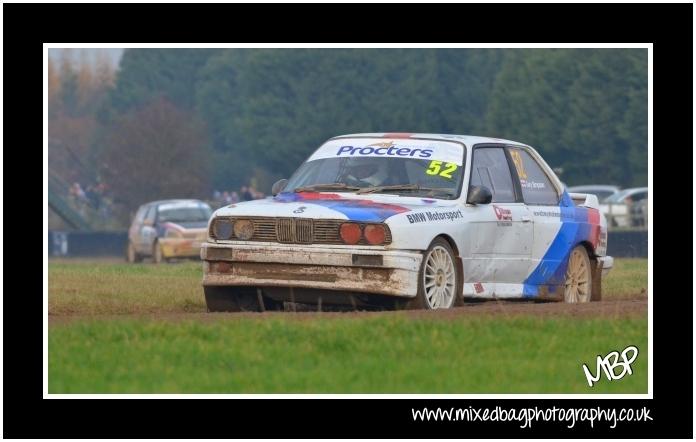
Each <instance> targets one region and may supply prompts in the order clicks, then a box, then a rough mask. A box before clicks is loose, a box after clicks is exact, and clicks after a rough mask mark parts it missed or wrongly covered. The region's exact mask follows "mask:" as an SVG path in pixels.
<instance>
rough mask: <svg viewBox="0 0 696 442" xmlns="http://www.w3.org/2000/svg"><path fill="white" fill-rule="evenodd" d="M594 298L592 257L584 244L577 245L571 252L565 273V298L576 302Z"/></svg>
mask: <svg viewBox="0 0 696 442" xmlns="http://www.w3.org/2000/svg"><path fill="white" fill-rule="evenodd" d="M591 299H592V267H591V263H590V257H589V256H588V255H587V250H586V249H585V247H584V246H577V247H575V248H574V249H573V251H572V252H570V256H569V257H568V268H567V269H566V274H565V291H564V294H563V300H564V301H565V302H568V303H571V304H575V303H580V302H590V300H591Z"/></svg>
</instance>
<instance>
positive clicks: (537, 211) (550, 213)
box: [534, 210, 561, 218]
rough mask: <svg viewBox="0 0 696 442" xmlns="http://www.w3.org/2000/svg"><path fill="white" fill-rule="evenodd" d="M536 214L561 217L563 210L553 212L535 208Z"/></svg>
mask: <svg viewBox="0 0 696 442" xmlns="http://www.w3.org/2000/svg"><path fill="white" fill-rule="evenodd" d="M534 216H551V217H556V218H560V217H561V212H552V211H550V210H535V211H534Z"/></svg>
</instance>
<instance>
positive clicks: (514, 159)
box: [510, 149, 527, 182]
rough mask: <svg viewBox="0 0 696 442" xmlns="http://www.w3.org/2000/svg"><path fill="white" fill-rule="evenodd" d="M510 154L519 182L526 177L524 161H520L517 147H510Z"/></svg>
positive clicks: (520, 156)
mask: <svg viewBox="0 0 696 442" xmlns="http://www.w3.org/2000/svg"><path fill="white" fill-rule="evenodd" d="M510 156H511V157H512V162H513V163H515V169H517V176H519V177H520V182H521V181H522V180H526V179H527V171H526V170H524V163H523V162H522V155H520V151H519V150H517V149H510Z"/></svg>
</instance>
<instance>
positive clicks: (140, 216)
mask: <svg viewBox="0 0 696 442" xmlns="http://www.w3.org/2000/svg"><path fill="white" fill-rule="evenodd" d="M146 211H147V207H141V208H140V209H138V213H136V214H135V223H136V224H142V222H143V219H145V212H146Z"/></svg>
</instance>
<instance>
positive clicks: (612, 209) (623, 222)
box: [600, 187, 648, 227]
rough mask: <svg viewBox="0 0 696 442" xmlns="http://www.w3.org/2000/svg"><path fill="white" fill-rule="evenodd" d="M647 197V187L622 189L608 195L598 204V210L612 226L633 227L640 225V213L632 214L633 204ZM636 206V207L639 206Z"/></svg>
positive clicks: (633, 211)
mask: <svg viewBox="0 0 696 442" xmlns="http://www.w3.org/2000/svg"><path fill="white" fill-rule="evenodd" d="M647 198H648V188H647V187H634V188H630V189H624V190H622V191H620V192H619V193H617V194H615V195H612V196H610V197H609V198H607V199H606V200H604V201H603V203H602V204H601V205H600V210H601V211H602V213H604V215H605V216H606V217H607V222H609V225H610V226H613V227H635V226H639V225H641V223H642V222H643V221H641V220H642V219H643V217H642V215H640V216H633V214H634V213H635V210H634V209H633V208H634V206H635V205H636V204H637V203H639V202H641V201H643V200H645V199H647ZM639 207H640V206H638V207H637V208H639Z"/></svg>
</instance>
